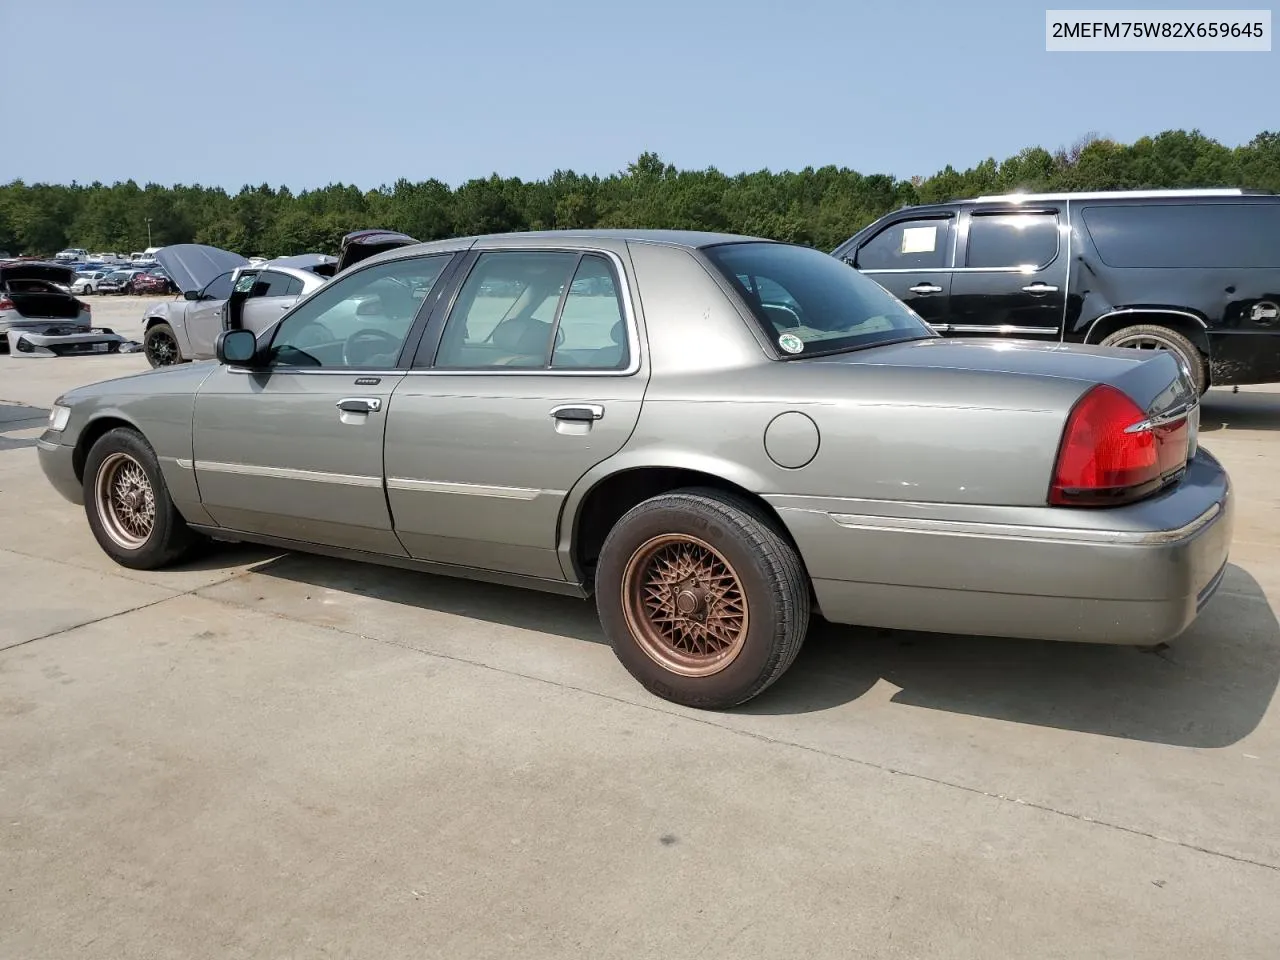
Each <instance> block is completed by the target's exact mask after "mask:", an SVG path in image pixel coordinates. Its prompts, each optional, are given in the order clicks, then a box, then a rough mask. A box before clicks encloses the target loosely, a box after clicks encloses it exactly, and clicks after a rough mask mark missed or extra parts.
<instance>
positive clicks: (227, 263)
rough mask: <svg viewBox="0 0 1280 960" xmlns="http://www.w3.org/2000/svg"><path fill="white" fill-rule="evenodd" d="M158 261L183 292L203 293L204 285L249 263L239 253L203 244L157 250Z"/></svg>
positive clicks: (187, 244)
mask: <svg viewBox="0 0 1280 960" xmlns="http://www.w3.org/2000/svg"><path fill="white" fill-rule="evenodd" d="M156 261H157V262H158V263H159V264H160V266H161V267H163V268H164V271H165V273H167V274H169V277H170V278H171V279H172V280H173V282H174V285H175V286H177V288H178V289H179V290H181V291H182V292H183V293H187V292H189V291H193V290H203V289H204V287H205V284H207V283H208V282H209V281H210V280H213V279H215V278H216V277H219V276H221V275H222V274H224V273H227V272H229V271H231V270H234V269H235V268H236V267H243V266H245V265H246V264H247V263H248V262H249V261H248V259H246V258H245V257H242V256H240V254H238V253H232V252H231V251H230V250H222V249H220V248H219V247H209V246H205V245H204V244H203V243H175V244H174V245H173V246H171V247H161V248H160V249H159V250H157V251H156Z"/></svg>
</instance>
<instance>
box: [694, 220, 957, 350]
mask: <svg viewBox="0 0 1280 960" xmlns="http://www.w3.org/2000/svg"><path fill="white" fill-rule="evenodd" d="M703 252H704V253H705V254H706V257H707V259H708V260H710V261H711V263H712V265H713V266H715V267H716V269H717V270H719V271H720V273H721V274H722V275H723V276H724V278H725V279H726V280H728V281H729V283H730V284H731V285H732V286H733V287H734V288H735V289H736V290H737V292H738V293H739V294H740V295H741V296H742V298H743V299H744V300H745V301H746V304H747V306H748V307H749V308H750V310H751V313H752V314H753V316H754V317H755V320H756V322H757V323H758V324H759V325H760V328H761V329H762V330H763V331H764V333H765V335H766V336H767V337H768V338H769V340H770V341H772V342H773V343H776V344H777V345H778V347H779V349H780V350H781V351H782V352H783V353H786V354H797V355H803V356H812V355H814V354H824V353H836V352H839V351H842V350H851V349H855V348H859V347H870V346H874V345H875V344H877V343H888V342H896V341H900V340H916V339H921V338H924V337H933V336H936V334H935V333H934V332H933V330H932V329H931V328H929V327H928V326H927V325H926V324H925V322H924V321H923V320H921V319H920V318H919V317H918V316H917V315H916V314H915V313H914V312H913V311H912V310H910V309H908V308H907V307H906V306H905V305H904V304H903V303H902V302H901V301H900V300H898V299H897V298H896V297H894V296H893V295H892V294H890V293H889V292H888V291H886V290H885V289H884V288H883V287H881V286H880V284H878V283H876V282H875V281H874V280H872V279H871V278H870V277H867V276H864V275H863V274H861V273H859V272H858V271H857V270H851V269H849V267H848V266H847V265H846V264H844V263H843V262H842V261H840V260H837V259H836V258H835V257H833V256H831V255H830V254H826V253H822V252H820V251H818V250H813V249H811V248H809V247H800V246H794V245H792V244H787V243H769V242H760V241H750V242H741V243H726V244H720V245H717V246H713V247H707V248H705V249H704V251H703ZM766 296H768V297H770V298H776V299H766Z"/></svg>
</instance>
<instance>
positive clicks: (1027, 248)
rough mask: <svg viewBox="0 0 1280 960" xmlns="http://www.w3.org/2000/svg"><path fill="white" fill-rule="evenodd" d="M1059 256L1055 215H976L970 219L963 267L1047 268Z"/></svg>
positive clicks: (1047, 213)
mask: <svg viewBox="0 0 1280 960" xmlns="http://www.w3.org/2000/svg"><path fill="white" fill-rule="evenodd" d="M1057 255H1058V215H1057V214H1056V213H1052V212H1036V213H975V214H974V215H973V216H972V217H971V218H970V220H969V245H968V249H967V250H966V252H965V261H964V265H965V266H966V267H1022V268H1028V267H1030V268H1035V269H1039V268H1040V267H1044V266H1047V265H1048V264H1050V263H1051V262H1053V259H1054V258H1055V257H1057Z"/></svg>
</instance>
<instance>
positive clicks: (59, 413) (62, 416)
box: [49, 403, 71, 431]
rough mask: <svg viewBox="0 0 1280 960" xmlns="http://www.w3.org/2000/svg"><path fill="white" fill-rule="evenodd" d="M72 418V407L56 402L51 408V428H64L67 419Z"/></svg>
mask: <svg viewBox="0 0 1280 960" xmlns="http://www.w3.org/2000/svg"><path fill="white" fill-rule="evenodd" d="M70 419H71V408H70V407H64V406H63V405H62V404H60V403H55V404H54V405H53V407H52V408H51V409H50V410H49V429H50V430H59V431H60V430H63V429H64V428H65V427H66V425H67V421H68V420H70Z"/></svg>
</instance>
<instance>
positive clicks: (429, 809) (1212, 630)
mask: <svg viewBox="0 0 1280 960" xmlns="http://www.w3.org/2000/svg"><path fill="white" fill-rule="evenodd" d="M143 303H144V301H143V300H142V299H140V298H128V299H114V298H113V299H110V300H106V299H104V298H101V297H97V298H94V307H95V309H94V313H95V318H96V322H97V323H99V324H106V325H108V326H112V327H114V328H115V329H116V330H117V331H118V332H121V333H124V334H126V335H134V336H136V335H138V334H140V331H139V330H138V325H137V322H136V321H137V319H138V318H139V317H140V316H141V312H142V304H143ZM145 366H146V361H145V360H144V359H143V358H142V356H141V355H127V356H117V357H80V358H64V359H47V360H31V359H13V358H10V357H0V584H2V586H0V603H2V604H3V608H4V611H5V612H4V615H3V616H2V617H0V813H2V814H3V816H2V817H0V957H5V958H9V957H12V958H15V960H17V958H22V960H35V958H44V957H49V958H54V957H57V958H66V957H77V958H90V957H103V958H107V957H111V958H116V957H124V956H128V957H174V958H179V957H181V958H189V957H195V956H216V957H220V958H233V957H235V958H238V957H255V958H256V957H267V956H271V957H283V956H290V957H313V956H352V957H356V956H359V957H365V956H371V957H380V958H392V957H414V958H424V957H441V958H461V957H467V958H471V957H512V956H520V957H563V956H584V957H592V958H612V957H619V958H622V957H626V958H634V957H642V956H660V957H664V958H684V957H708V958H712V957H723V958H730V957H732V958H741V957H778V958H793V957H810V958H821V957H833V958H835V957H839V958H847V957H850V956H855V955H856V956H876V957H895V958H896V957H904V958H905V957H924V956H928V957H975V958H977V957H982V958H984V960H989V958H992V957H1030V956H1035V957H1045V958H1047V957H1090V958H1096V957H1124V958H1137V957H1153V958H1154V957H1159V958H1162V960H1163V958H1168V957H1178V958H1187V957H1205V958H1208V957H1214V958H1218V957H1227V956H1230V957H1232V958H1251V957H1258V958H1268V960H1274V958H1275V957H1276V956H1278V955H1280V912H1277V911H1276V909H1275V904H1276V903H1278V902H1280V710H1278V709H1277V707H1276V705H1275V701H1276V687H1277V683H1278V682H1280V625H1278V623H1277V610H1278V609H1280V608H1278V607H1277V603H1278V602H1280V498H1278V497H1277V493H1276V490H1277V487H1276V482H1275V464H1276V462H1277V459H1276V458H1277V454H1278V453H1280V434H1277V433H1276V431H1277V430H1280V389H1271V388H1257V389H1254V388H1250V389H1245V390H1242V391H1241V392H1240V393H1239V394H1238V395H1232V394H1231V393H1230V392H1229V391H1211V393H1210V395H1209V396H1208V397H1207V398H1206V401H1205V413H1204V426H1203V430H1204V433H1203V435H1202V439H1203V442H1204V443H1205V445H1206V446H1208V447H1209V448H1210V449H1211V450H1213V452H1214V453H1216V454H1217V455H1218V456H1220V457H1221V458H1222V459H1223V460H1224V461H1225V463H1226V464H1227V467H1228V469H1229V470H1230V471H1231V474H1232V477H1233V480H1234V482H1235V485H1236V490H1237V495H1238V497H1239V511H1238V519H1237V527H1236V540H1235V547H1234V553H1233V565H1232V567H1231V568H1230V570H1229V571H1228V575H1227V578H1226V581H1225V584H1224V587H1223V589H1222V591H1221V592H1220V593H1219V595H1218V596H1217V597H1216V598H1215V600H1214V601H1213V602H1212V603H1211V604H1210V606H1209V607H1208V608H1207V609H1206V611H1205V612H1204V614H1203V616H1202V618H1201V619H1200V621H1198V623H1197V624H1196V625H1195V626H1194V627H1193V628H1192V629H1191V630H1190V631H1189V632H1188V633H1187V634H1186V635H1184V636H1183V637H1181V638H1179V639H1178V640H1177V641H1176V642H1175V643H1173V644H1172V645H1171V646H1170V647H1169V648H1167V649H1164V650H1159V651H1144V650H1138V649H1132V648H1112V647H1105V646H1091V645H1071V644H1050V643H1027V642H1019V641H1001V640H986V639H977V640H975V639H966V638H954V637H939V636H921V635H898V634H888V633H878V632H870V631H857V630H847V629H836V628H830V627H825V628H822V629H820V630H818V631H817V632H816V634H815V635H814V636H813V637H812V638H811V640H810V642H809V644H808V646H807V647H806V649H805V651H804V652H803V653H802V654H801V657H800V659H799V660H798V662H797V663H796V665H795V667H794V668H793V669H792V670H791V672H790V673H789V674H788V675H787V676H786V677H785V678H784V679H783V680H782V681H780V682H779V683H778V684H777V686H775V687H774V688H773V689H772V690H771V691H770V692H769V693H767V694H766V695H764V696H762V697H761V698H759V699H758V700H756V701H754V702H753V703H752V704H749V705H748V706H747V707H746V708H743V709H741V710H739V711H736V712H732V713H719V714H705V713H698V712H695V711H689V710H684V709H681V708H678V707H675V706H673V705H671V704H667V703H665V702H663V701H659V700H656V699H653V698H651V697H650V696H649V695H647V694H646V693H645V692H644V691H643V690H642V689H641V688H640V687H639V686H638V685H636V684H635V683H634V682H633V681H632V680H631V678H630V677H629V676H628V675H627V674H626V673H625V672H624V671H623V669H622V668H621V667H620V666H619V665H618V664H617V663H616V661H615V660H614V658H613V655H612V653H611V652H610V651H609V649H608V648H607V646H605V645H604V644H603V642H602V637H601V635H600V631H599V629H598V627H597V625H596V623H595V618H594V613H593V608H592V607H591V606H590V605H589V604H587V603H583V602H581V601H575V600H571V599H566V598H558V597H549V596H542V595H537V594H529V593H524V592H520V591H516V590H510V589H505V588H499V587H492V586H486V585H476V584H468V583H463V582H458V581H452V580H446V579H438V578H432V577H427V576H421V575H415V574H410V573H405V572H400V571H394V570H385V569H381V568H373V567H361V566H358V565H354V564H349V563H344V562H338V561H331V560H324V559H317V558H309V557H302V556H292V555H278V554H273V553H270V552H266V551H261V550H257V549H248V548H230V549H226V550H224V551H222V552H219V553H217V554H215V555H213V556H212V557H211V558H209V559H207V560H205V561H202V563H201V564H199V565H197V566H193V567H189V568H186V569H182V570H176V571H171V572H162V573H144V572H135V571H129V570H125V569H123V568H120V567H116V566H114V565H113V564H112V563H111V562H110V561H108V560H107V559H106V558H105V556H104V555H103V554H102V553H101V551H100V550H99V549H98V548H97V546H96V544H94V542H93V540H92V538H91V536H90V534H89V532H88V528H87V526H86V524H85V521H84V517H83V514H82V512H81V511H80V510H78V509H77V508H75V507H72V506H71V505H69V504H67V503H66V502H65V501H63V500H61V499H60V498H59V497H58V496H57V495H56V494H55V493H53V491H52V490H51V489H49V488H48V487H47V486H46V484H45V482H44V479H43V476H42V475H41V474H40V472H39V468H38V466H37V463H36V457H35V451H34V438H35V437H36V436H38V434H39V432H40V431H41V429H42V428H43V420H44V418H45V416H46V413H47V408H48V405H49V403H50V402H52V400H53V399H54V398H55V397H56V396H57V395H58V394H59V393H60V392H61V391H63V390H65V389H67V388H69V387H71V386H74V385H77V384H80V383H86V382H91V381H94V380H100V379H105V378H107V377H110V376H115V375H119V374H123V373H128V372H133V371H136V370H141V369H144V368H145Z"/></svg>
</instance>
